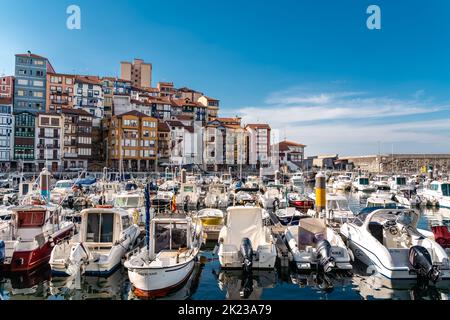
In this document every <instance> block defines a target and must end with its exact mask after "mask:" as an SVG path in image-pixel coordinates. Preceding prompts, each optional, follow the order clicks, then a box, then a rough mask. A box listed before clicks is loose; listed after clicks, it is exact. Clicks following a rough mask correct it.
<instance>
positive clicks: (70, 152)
mask: <svg viewBox="0 0 450 320" xmlns="http://www.w3.org/2000/svg"><path fill="white" fill-rule="evenodd" d="M62 115H63V119H64V130H63V132H64V136H63V137H64V142H63V154H62V163H63V167H64V170H69V171H79V170H87V169H88V161H89V160H91V159H92V149H93V144H92V121H93V116H92V115H91V114H90V113H89V112H86V111H84V110H82V109H63V110H62Z"/></svg>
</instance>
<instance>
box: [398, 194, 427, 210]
mask: <svg viewBox="0 0 450 320" xmlns="http://www.w3.org/2000/svg"><path fill="white" fill-rule="evenodd" d="M393 200H395V201H397V202H398V203H399V204H401V205H402V206H406V207H417V206H420V204H421V203H422V200H421V199H420V197H419V196H418V195H417V194H414V193H413V192H412V191H398V192H397V193H395V194H393Z"/></svg>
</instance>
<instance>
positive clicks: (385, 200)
mask: <svg viewBox="0 0 450 320" xmlns="http://www.w3.org/2000/svg"><path fill="white" fill-rule="evenodd" d="M398 206H399V205H398V203H397V202H395V201H394V200H393V195H392V193H386V192H377V193H374V194H373V195H372V196H370V197H369V198H367V203H366V207H368V208H391V209H395V208H397V207H398Z"/></svg>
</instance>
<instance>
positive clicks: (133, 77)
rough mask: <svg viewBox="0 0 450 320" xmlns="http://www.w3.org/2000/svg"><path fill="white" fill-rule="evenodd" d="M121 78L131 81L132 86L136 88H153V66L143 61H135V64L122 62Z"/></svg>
mask: <svg viewBox="0 0 450 320" xmlns="http://www.w3.org/2000/svg"><path fill="white" fill-rule="evenodd" d="M120 78H121V79H122V80H127V81H131V85H132V86H135V87H142V88H151V86H152V64H151V63H145V62H144V60H141V59H134V61H133V62H121V63H120Z"/></svg>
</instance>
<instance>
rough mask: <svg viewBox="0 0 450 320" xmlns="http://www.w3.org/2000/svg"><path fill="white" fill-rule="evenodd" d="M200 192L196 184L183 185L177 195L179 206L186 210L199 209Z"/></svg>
mask: <svg viewBox="0 0 450 320" xmlns="http://www.w3.org/2000/svg"><path fill="white" fill-rule="evenodd" d="M199 199H200V191H199V190H198V188H197V185H196V184H195V183H182V184H181V187H180V190H179V193H178V195H177V200H176V201H177V205H180V206H183V207H184V208H185V209H195V208H198V207H199V205H200V203H199Z"/></svg>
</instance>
